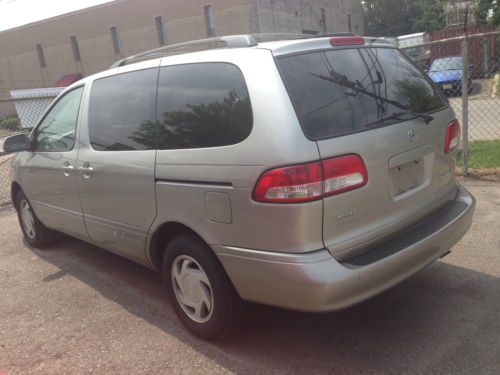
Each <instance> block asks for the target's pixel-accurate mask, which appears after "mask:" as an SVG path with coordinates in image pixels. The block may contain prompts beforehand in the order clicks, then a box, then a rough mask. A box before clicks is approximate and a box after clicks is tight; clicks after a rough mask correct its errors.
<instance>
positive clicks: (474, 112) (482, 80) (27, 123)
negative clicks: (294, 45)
mask: <svg viewBox="0 0 500 375" xmlns="http://www.w3.org/2000/svg"><path fill="white" fill-rule="evenodd" d="M402 49H403V50H412V54H411V55H412V57H413V58H414V59H415V61H417V63H418V64H419V65H421V67H422V68H423V69H424V70H425V71H427V73H428V75H429V77H430V78H431V79H432V80H433V81H434V82H435V83H436V85H438V86H439V87H440V88H441V90H443V92H444V93H445V95H446V96H447V97H448V99H449V101H450V105H451V106H452V108H453V109H454V111H455V114H456V115H457V118H458V119H459V120H460V121H461V123H462V149H463V152H462V158H461V160H460V161H459V162H460V163H461V164H462V166H463V167H462V168H463V174H464V175H467V174H468V170H469V166H470V167H472V168H482V167H484V168H488V167H491V166H494V167H498V166H499V165H500V160H497V158H498V148H500V31H494V32H487V33H481V34H474V35H467V36H458V37H453V38H448V39H442V40H436V41H432V42H428V43H423V44H419V45H412V46H407V47H403V48H402ZM415 50H420V51H421V54H420V56H414V55H415V54H414V51H415ZM44 93H45V94H41V93H40V92H37V91H36V90H34V94H33V95H31V96H23V95H18V94H16V93H12V95H11V97H9V98H0V150H3V138H4V137H5V136H7V135H9V134H13V133H15V132H21V131H29V128H30V127H31V126H33V124H35V123H36V121H37V120H38V118H39V117H40V115H41V114H42V113H43V111H44V110H45V109H46V107H47V106H48V105H49V104H50V102H51V101H52V100H53V99H54V98H55V96H56V94H57V93H55V92H50V90H49V91H47V90H45V89H44ZM495 149H496V150H497V152H491V150H495ZM479 154H480V156H477V155H479ZM477 158H478V159H479V160H476V159H477ZM11 160H12V156H11V155H2V153H1V151H0V208H1V207H2V206H5V205H8V204H9V203H10V201H11V197H10V174H11V169H10V165H11ZM471 162H472V164H471Z"/></svg>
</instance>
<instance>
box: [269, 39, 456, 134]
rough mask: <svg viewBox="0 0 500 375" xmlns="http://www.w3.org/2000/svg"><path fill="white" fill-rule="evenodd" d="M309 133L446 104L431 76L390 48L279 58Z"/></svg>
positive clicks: (344, 130)
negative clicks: (430, 78)
mask: <svg viewBox="0 0 500 375" xmlns="http://www.w3.org/2000/svg"><path fill="white" fill-rule="evenodd" d="M277 64H278V67H279V69H280V71H281V74H282V76H283V80H284V82H285V85H286V87H287V89H288V92H289V94H290V97H291V99H292V102H293V104H294V106H295V109H296V112H297V115H298V117H299V120H300V122H301V125H302V127H303V129H304V132H305V134H306V135H307V137H309V138H310V139H313V140H318V139H324V138H330V137H335V136H339V135H344V134H349V133H353V132H359V131H363V130H367V129H370V128H373V127H378V126H385V125H390V124H394V123H396V122H400V121H402V120H403V119H401V118H398V119H390V120H386V119H385V118H387V117H389V116H391V115H393V114H394V113H400V112H402V111H404V112H406V111H411V112H419V113H428V112H432V111H435V110H437V109H440V108H442V107H444V106H446V105H447V102H446V99H444V97H442V96H441V94H439V93H438V92H436V91H435V90H434V87H433V85H432V83H431V82H430V80H429V79H428V78H427V77H426V76H425V75H424V73H422V72H421V71H420V70H419V69H418V68H417V67H415V65H414V64H413V63H412V62H410V61H409V60H408V59H407V58H406V57H404V56H403V54H401V52H399V51H398V50H397V49H393V48H355V49H354V48H353V49H341V50H332V51H320V52H312V53H304V54H299V55H291V56H284V57H280V58H278V59H277Z"/></svg>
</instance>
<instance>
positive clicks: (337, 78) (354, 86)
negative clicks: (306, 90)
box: [309, 71, 408, 110]
mask: <svg viewBox="0 0 500 375" xmlns="http://www.w3.org/2000/svg"><path fill="white" fill-rule="evenodd" d="M309 74H310V75H312V76H313V77H316V78H319V79H322V80H324V81H328V82H332V83H336V84H337V85H340V86H343V87H346V88H349V89H351V90H353V91H356V92H360V93H362V94H365V95H367V96H370V97H372V98H374V99H376V100H380V101H382V102H385V103H389V104H392V105H393V106H395V107H398V108H401V109H404V110H407V109H408V106H406V105H404V104H402V103H400V102H398V101H396V100H391V99H388V98H384V97H383V96H381V95H377V94H375V93H373V92H370V91H368V90H366V89H365V88H364V87H363V86H361V85H360V84H359V82H353V81H350V80H349V79H347V77H346V76H344V75H343V74H339V73H337V72H335V71H331V72H330V77H328V76H324V75H322V74H315V73H309Z"/></svg>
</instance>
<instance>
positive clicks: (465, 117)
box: [462, 34, 469, 176]
mask: <svg viewBox="0 0 500 375" xmlns="http://www.w3.org/2000/svg"><path fill="white" fill-rule="evenodd" d="M467 43H468V42H467V34H465V35H464V39H463V40H462V145H463V158H464V165H463V170H462V175H463V176H467V175H468V174H469V79H468V77H469V54H468V53H467Z"/></svg>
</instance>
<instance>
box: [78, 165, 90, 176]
mask: <svg viewBox="0 0 500 375" xmlns="http://www.w3.org/2000/svg"><path fill="white" fill-rule="evenodd" d="M78 170H79V171H80V173H81V174H82V176H83V178H90V175H91V174H92V172H94V168H92V167H90V166H88V165H85V164H84V166H82V167H78Z"/></svg>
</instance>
